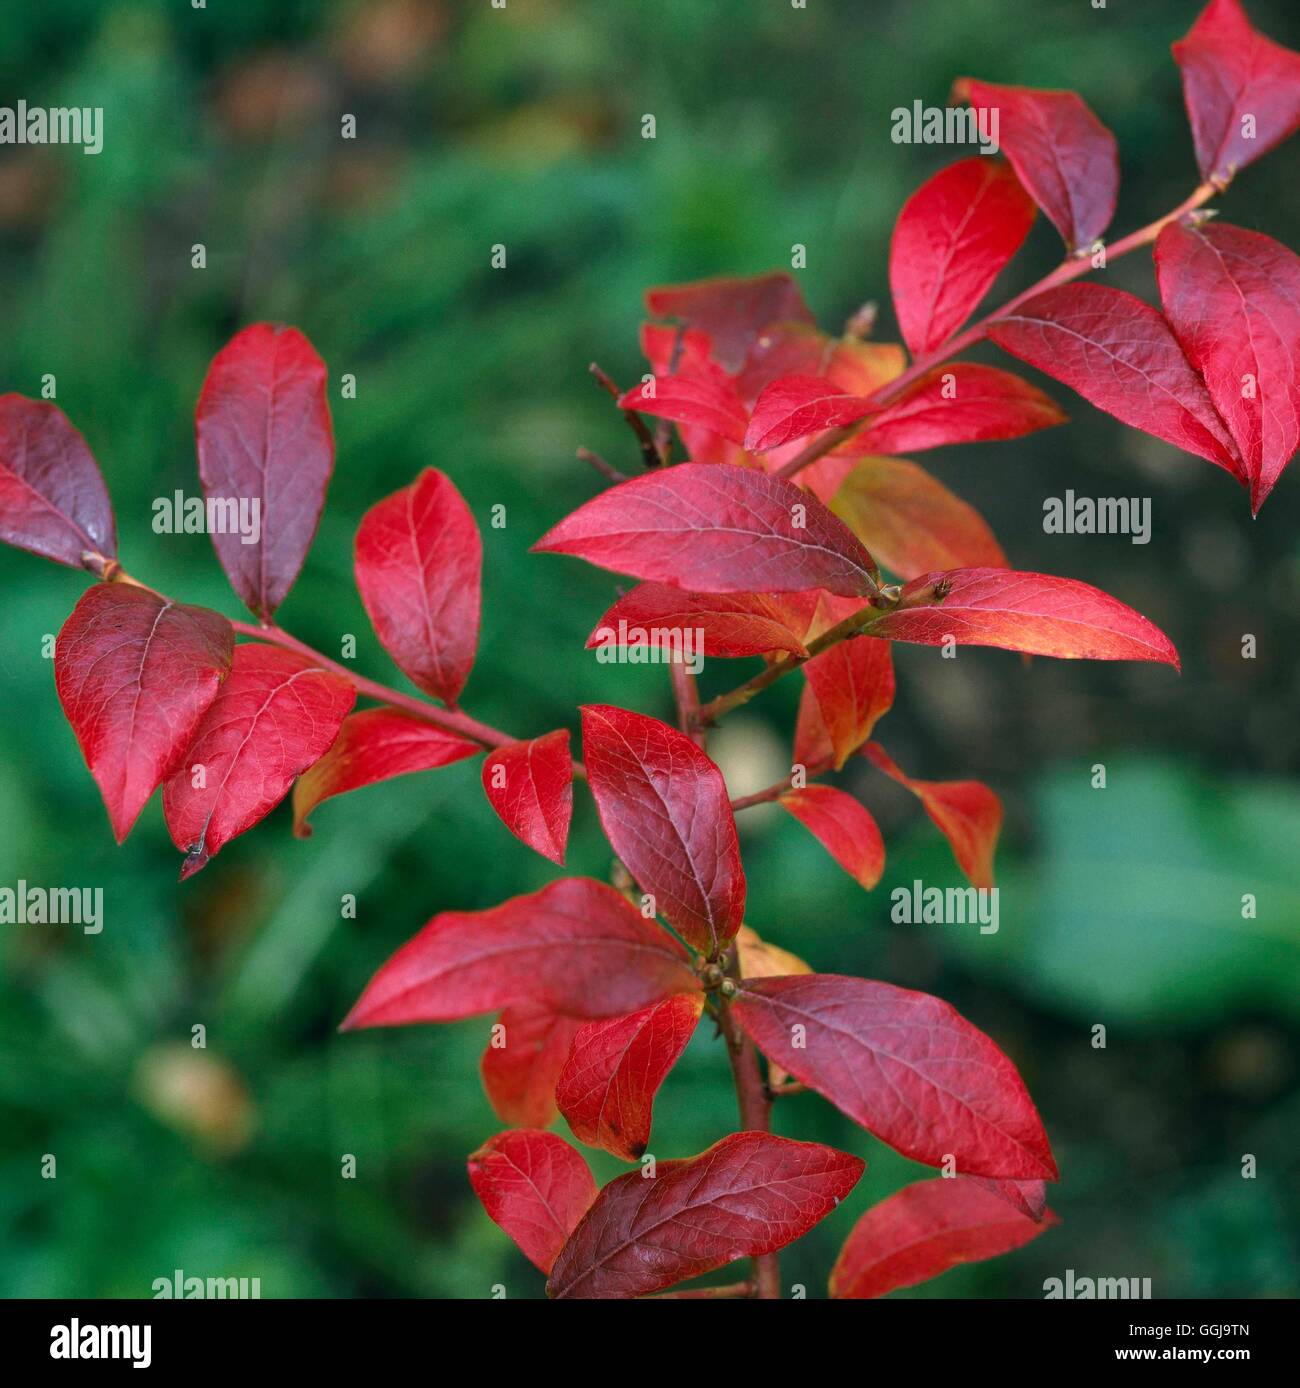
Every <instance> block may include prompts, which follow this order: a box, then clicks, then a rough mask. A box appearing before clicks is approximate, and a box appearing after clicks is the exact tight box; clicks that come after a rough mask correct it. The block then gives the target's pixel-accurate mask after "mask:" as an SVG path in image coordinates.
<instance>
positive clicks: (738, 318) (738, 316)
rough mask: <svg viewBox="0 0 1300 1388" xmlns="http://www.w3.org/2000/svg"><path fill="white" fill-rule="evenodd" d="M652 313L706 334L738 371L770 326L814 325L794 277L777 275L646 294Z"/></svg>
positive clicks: (701, 283)
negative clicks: (756, 342) (761, 333)
mask: <svg viewBox="0 0 1300 1388" xmlns="http://www.w3.org/2000/svg"><path fill="white" fill-rule="evenodd" d="M645 305H646V308H647V310H648V311H649V312H650V313H652V314H654V316H655V317H656V318H675V319H677V320H678V321H679V322H681V323H683V324H685V325H686V326H687V327H691V328H697V329H699V330H700V331H701V332H705V333H707V334H708V335H709V337H710V338H711V339H712V341H713V350H714V353H715V355H716V357H717V360H718V362H719V364H720V365H721V366H722V367H723V368H725V369H726V370H727V371H737V370H739V369H740V365H741V363H742V362H743V361H744V360H745V354H746V352H747V351H748V350H749V347H750V345H751V344H752V343H753V341H754V340H755V338H757V337H758V335H759V332H760V331H761V330H762V329H763V328H764V327H765V326H766V325H767V324H769V323H777V322H803V323H812V321H813V316H812V314H811V313H810V312H809V311H808V308H807V305H806V304H805V303H804V301H803V295H802V294H801V293H800V292H799V286H798V284H797V283H796V282H795V279H794V277H793V276H792V275H789V274H787V273H786V272H784V271H775V272H774V273H772V274H768V275H754V276H752V277H750V278H740V279H732V278H725V277H719V278H717V279H706V280H693V281H691V282H690V283H688V284H664V285H659V286H658V287H657V288H654V289H647V290H646V295H645Z"/></svg>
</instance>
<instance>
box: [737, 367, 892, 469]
mask: <svg viewBox="0 0 1300 1388" xmlns="http://www.w3.org/2000/svg"><path fill="white" fill-rule="evenodd" d="M875 408H876V406H874V405H873V404H872V403H871V401H870V400H868V399H866V398H865V397H863V396H861V395H850V394H847V393H845V392H844V391H842V390H838V389H836V387H835V386H833V385H832V384H831V383H830V382H829V381H827V380H826V379H825V378H824V377H821V376H781V377H779V378H778V379H777V380H775V381H772V382H770V383H769V384H768V385H766V386H765V387H764V388H763V393H762V394H761V395H760V396H759V397H758V400H757V402H756V403H755V405H754V413H753V415H752V416H751V417H750V421H749V429H748V431H747V432H746V433H745V436H744V444H745V447H746V448H747V449H748V450H749V451H750V452H751V453H765V452H766V451H767V450H768V449H769V448H778V447H780V446H781V445H782V444H786V443H793V442H794V441H795V440H796V439H803V438H807V437H808V435H809V434H817V433H820V432H821V431H822V430H823V429H839V428H841V427H842V426H843V425H845V424H853V423H854V422H856V421H857V420H859V419H863V418H865V417H866V416H867V415H869V414H870V413H871V412H872V410H874V409H875Z"/></svg>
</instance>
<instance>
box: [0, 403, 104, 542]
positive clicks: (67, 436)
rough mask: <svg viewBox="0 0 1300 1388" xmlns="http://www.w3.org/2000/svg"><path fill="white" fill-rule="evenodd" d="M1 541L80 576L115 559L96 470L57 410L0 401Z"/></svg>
mask: <svg viewBox="0 0 1300 1388" xmlns="http://www.w3.org/2000/svg"><path fill="white" fill-rule="evenodd" d="M0 540H3V541H4V542H5V544H8V545H17V546H18V548H19V549H25V550H28V551H29V552H30V553H32V554H39V555H42V556H43V557H44V558H46V559H53V560H54V561H55V562H56V563H59V564H67V565H69V567H71V568H74V569H79V568H81V567H82V566H83V556H85V555H87V554H102V555H104V556H105V557H106V558H109V559H112V558H114V557H115V556H116V554H117V530H116V528H115V526H114V523H113V507H112V503H111V502H110V501H109V499H108V491H107V489H106V488H105V486H104V479H103V477H101V476H100V472H99V467H98V465H97V464H96V462H95V459H94V457H93V456H92V455H91V452H90V449H89V448H87V447H86V441H85V439H83V438H82V437H81V435H80V434H79V433H78V432H77V431H76V430H75V429H74V428H73V427H72V425H71V424H70V423H69V421H68V417H67V416H66V415H65V414H64V413H63V411H62V410H61V409H59V408H58V406H57V405H51V404H49V403H48V402H47V401H43V400H28V399H27V398H26V397H25V396H22V395H0Z"/></svg>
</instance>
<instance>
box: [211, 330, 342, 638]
mask: <svg viewBox="0 0 1300 1388" xmlns="http://www.w3.org/2000/svg"><path fill="white" fill-rule="evenodd" d="M325 384H326V373H325V363H324V362H323V361H321V359H320V357H319V356H317V354H316V349H315V348H314V347H313V346H312V345H311V343H310V342H308V341H307V339H306V338H305V337H304V336H303V335H302V334H301V333H300V332H299V331H298V330H297V328H286V327H283V326H280V325H276V324H271V323H255V324H253V326H252V327H249V328H245V329H244V330H243V331H242V332H239V333H236V334H235V336H234V337H232V338H231V339H230V341H229V342H228V343H226V345H225V346H224V347H223V348H222V349H221V351H219V352H218V353H217V355H216V356H215V357H213V359H212V365H211V366H210V367H209V368H208V375H207V379H206V380H205V381H204V382H203V392H202V394H201V395H200V396H199V403H198V409H197V411H196V413H195V427H196V432H197V436H198V446H199V480H200V481H201V482H202V484H203V492H204V495H205V496H206V497H207V498H208V501H209V502H213V501H221V502H226V503H228V504H230V505H232V506H235V505H238V504H239V503H240V502H244V503H249V502H252V503H254V504H255V505H256V506H257V507H258V508H259V516H260V519H259V522H258V524H259V527H260V533H259V535H258V538H257V541H256V542H255V543H253V544H245V543H244V535H243V534H241V533H240V531H239V528H238V527H235V526H228V527H227V528H226V529H224V530H220V531H218V530H213V533H212V544H213V547H214V548H215V549H216V551H217V558H218V559H220V561H221V567H222V568H223V569H225V571H226V577H227V578H229V580H230V583H231V586H232V587H233V588H234V590H235V592H236V593H238V594H239V596H240V598H241V599H243V601H244V603H245V604H246V605H247V606H248V607H249V608H250V609H251V610H252V612H253V613H254V614H255V615H256V616H257V617H259V618H260V619H261V620H262V621H270V619H271V614H272V613H273V612H274V611H275V609H276V608H277V607H279V605H280V604H281V602H283V601H284V597H285V594H286V593H288V591H289V589H290V588H292V587H293V582H294V579H296V578H297V577H298V571H299V570H300V569H301V568H302V564H303V560H304V559H305V558H306V557H307V551H308V550H309V549H310V548H311V542H312V539H313V538H314V537H315V534H316V526H317V524H318V523H319V521H320V513H321V510H322V508H323V507H324V505H325V489H326V487H328V486H329V480H330V473H331V472H333V470H334V431H333V428H332V426H331V424H330V412H329V406H328V404H327V403H326V400H325Z"/></svg>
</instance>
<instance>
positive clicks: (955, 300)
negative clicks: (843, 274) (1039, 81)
mask: <svg viewBox="0 0 1300 1388" xmlns="http://www.w3.org/2000/svg"><path fill="white" fill-rule="evenodd" d="M1033 222H1034V202H1033V199H1032V198H1031V197H1030V196H1029V195H1028V194H1027V193H1026V192H1025V190H1024V189H1023V188H1022V187H1021V186H1020V180H1019V179H1018V178H1017V177H1016V175H1015V173H1014V172H1013V171H1012V169H1011V167H1010V165H1008V164H1004V163H1003V162H1002V161H1001V160H994V159H982V158H979V157H978V156H976V157H975V158H973V159H963V160H961V161H960V162H959V163H956V164H951V165H949V167H948V168H946V169H941V170H940V171H939V172H938V173H937V174H935V176H934V177H933V178H932V179H930V180H929V181H928V182H926V183H923V184H922V185H921V187H920V188H918V189H917V190H916V192H915V193H913V194H912V196H911V197H910V198H908V200H907V201H906V202H905V203H904V204H903V210H902V212H900V213H899V215H898V221H897V223H895V225H894V238H893V241H892V242H891V244H890V249H889V287H890V291H891V292H892V294H893V296H894V309H895V312H896V313H897V314H898V323H899V327H900V328H901V329H902V333H903V340H904V341H905V342H906V343H907V345H908V347H909V348H910V349H911V352H912V355H913V356H915V357H919V356H923V355H924V354H925V353H926V352H930V351H933V350H934V348H936V347H938V346H940V345H941V344H943V343H944V342H946V341H947V340H948V338H949V337H951V336H952V334H953V333H954V332H955V331H956V330H957V329H958V328H960V327H961V325H962V324H963V323H964V322H965V321H966V320H967V319H968V318H969V317H970V316H971V314H972V312H974V309H975V306H976V305H977V304H978V303H979V301H980V300H981V299H982V298H983V297H984V295H985V294H986V293H987V292H988V290H989V286H990V285H992V283H993V281H994V280H995V279H997V277H998V274H999V273H1000V271H1001V270H1002V268H1003V266H1005V265H1006V263H1007V262H1008V261H1009V260H1010V259H1011V257H1012V256H1013V255H1015V253H1016V252H1017V251H1018V250H1019V249H1020V247H1021V245H1022V243H1023V242H1024V239H1025V237H1026V236H1028V235H1029V228H1030V227H1031V226H1032V225H1033Z"/></svg>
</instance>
